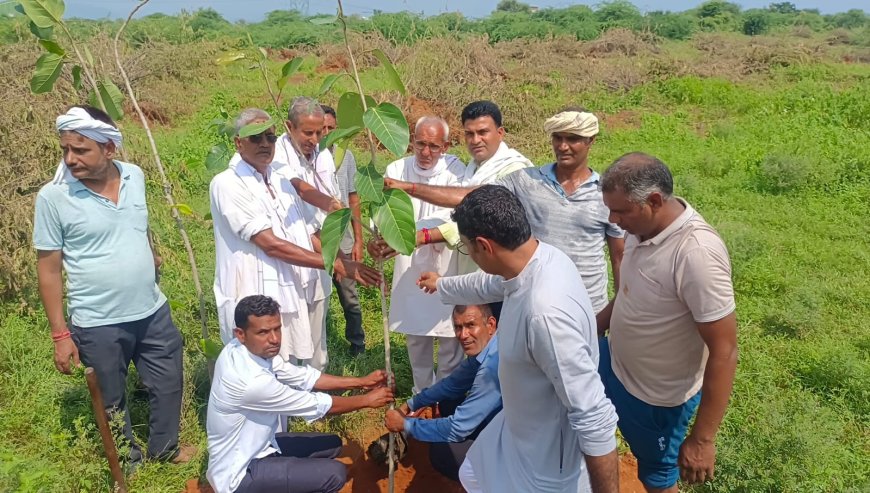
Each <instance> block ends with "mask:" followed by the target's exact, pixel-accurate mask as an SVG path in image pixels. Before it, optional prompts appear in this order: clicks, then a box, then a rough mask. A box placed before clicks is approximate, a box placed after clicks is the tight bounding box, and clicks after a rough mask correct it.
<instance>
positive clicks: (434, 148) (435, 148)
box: [414, 140, 442, 154]
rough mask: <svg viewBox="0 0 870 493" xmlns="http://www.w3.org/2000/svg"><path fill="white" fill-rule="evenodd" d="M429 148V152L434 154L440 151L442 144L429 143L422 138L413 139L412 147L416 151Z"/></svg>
mask: <svg viewBox="0 0 870 493" xmlns="http://www.w3.org/2000/svg"><path fill="white" fill-rule="evenodd" d="M427 148H428V149H429V152H430V153H432V154H436V153H439V152H441V148H442V146H441V145H440V144H430V143H428V142H423V141H422V140H415V141H414V149H417V150H418V151H423V149H427Z"/></svg>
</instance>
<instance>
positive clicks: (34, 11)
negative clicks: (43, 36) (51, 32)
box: [19, 0, 64, 29]
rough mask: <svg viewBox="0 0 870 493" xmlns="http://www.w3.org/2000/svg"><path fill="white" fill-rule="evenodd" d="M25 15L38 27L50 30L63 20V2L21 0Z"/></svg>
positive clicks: (57, 0) (59, 0) (54, 0)
mask: <svg viewBox="0 0 870 493" xmlns="http://www.w3.org/2000/svg"><path fill="white" fill-rule="evenodd" d="M19 3H20V4H21V7H22V8H23V9H24V14H25V15H27V17H28V18H29V19H30V20H31V22H33V23H34V24H36V27H40V28H43V29H45V28H48V27H54V26H56V25H57V24H60V21H61V19H62V18H63V11H64V6H63V1H62V0H19Z"/></svg>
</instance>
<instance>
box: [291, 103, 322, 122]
mask: <svg viewBox="0 0 870 493" xmlns="http://www.w3.org/2000/svg"><path fill="white" fill-rule="evenodd" d="M324 114H325V113H324V111H323V107H322V106H320V103H318V102H317V100H315V99H314V98H309V97H307V96H298V97H295V98H293V101H291V102H290V108H289V109H288V110H287V119H288V120H290V123H292V124H293V125H299V119H300V118H302V117H303V116H311V115H313V116H323V115H324Z"/></svg>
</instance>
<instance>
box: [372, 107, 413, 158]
mask: <svg viewBox="0 0 870 493" xmlns="http://www.w3.org/2000/svg"><path fill="white" fill-rule="evenodd" d="M363 122H365V125H366V128H368V129H369V130H371V131H372V133H373V134H375V136H376V137H377V138H378V140H380V141H381V144H384V147H386V148H387V149H389V150H390V152H392V153H393V154H395V155H397V156H401V155H403V154H405V152H406V151H407V150H408V143H409V142H410V141H411V132H410V131H409V130H408V122H407V120H405V115H403V114H402V110H400V109H399V108H398V107H397V106H396V105H394V104H392V103H381V104H379V105H377V106H375V107H374V108H369V109H368V110H367V111H366V112H365V114H364V115H363Z"/></svg>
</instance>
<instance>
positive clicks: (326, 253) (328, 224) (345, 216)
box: [320, 209, 350, 275]
mask: <svg viewBox="0 0 870 493" xmlns="http://www.w3.org/2000/svg"><path fill="white" fill-rule="evenodd" d="M349 225H350V209H339V210H337V211H333V212H330V213H329V215H328V216H326V220H324V221H323V228H321V229H320V254H321V255H322V256H323V268H324V269H326V272H329V275H332V271H333V267H334V265H335V257H336V255H338V247H339V246H340V245H341V240H342V238H344V233H345V231H347V227H348V226H349Z"/></svg>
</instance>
